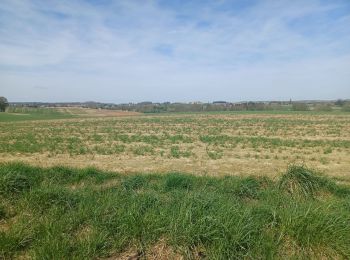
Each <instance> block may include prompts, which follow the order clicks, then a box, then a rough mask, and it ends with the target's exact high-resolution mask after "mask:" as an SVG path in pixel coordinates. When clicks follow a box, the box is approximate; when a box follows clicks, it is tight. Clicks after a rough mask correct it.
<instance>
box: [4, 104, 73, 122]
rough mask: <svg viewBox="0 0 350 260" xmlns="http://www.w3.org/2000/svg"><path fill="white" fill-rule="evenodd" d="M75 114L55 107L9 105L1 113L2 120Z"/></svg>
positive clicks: (63, 116) (62, 117) (65, 116)
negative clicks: (63, 111)
mask: <svg viewBox="0 0 350 260" xmlns="http://www.w3.org/2000/svg"><path fill="white" fill-rule="evenodd" d="M71 117H73V115H71V114H66V113H62V112H60V111H59V110H57V109H54V108H29V107H9V108H8V109H7V110H6V112H5V113H0V122H12V121H25V120H47V119H64V118H71Z"/></svg>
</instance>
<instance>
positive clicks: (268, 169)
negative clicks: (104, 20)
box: [0, 112, 350, 177]
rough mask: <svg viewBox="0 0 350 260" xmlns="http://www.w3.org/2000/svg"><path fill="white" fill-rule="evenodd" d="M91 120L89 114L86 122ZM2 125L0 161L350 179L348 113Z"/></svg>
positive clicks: (82, 118)
mask: <svg viewBox="0 0 350 260" xmlns="http://www.w3.org/2000/svg"><path fill="white" fill-rule="evenodd" d="M86 114H87V115H86ZM67 115H68V118H67V119H59V120H40V121H36V120H26V121H12V122H1V123H0V126H1V133H0V135H1V138H0V160H1V161H3V162H5V161H14V160H22V161H25V162H28V163H31V164H34V165H39V166H53V165H58V164H64V165H67V166H74V167H86V166H94V167H97V168H100V169H104V170H113V171H117V172H122V173H132V172H133V173H136V172H150V173H152V172H153V173H154V172H158V173H161V172H170V171H180V172H185V173H194V174H200V175H208V174H209V175H214V176H219V175H240V174H243V175H247V174H248V175H274V174H275V173H276V172H280V171H282V170H284V169H285V168H286V167H287V165H288V164H291V163H302V164H306V165H309V166H312V167H315V168H317V169H320V170H322V171H326V172H327V173H328V174H330V175H333V176H338V177H346V176H347V174H348V169H349V167H350V119H349V115H348V114H346V113H311V112H309V113H292V112H289V113H272V112H270V113H268V112H261V113H258V112H255V113H254V112H250V113H247V112H246V113H243V112H242V113H239V112H235V113H197V114H196V113H194V114H193V113H192V114H187V113H184V114H162V115H138V114H131V115H130V116H128V114H125V115H124V116H123V117H121V116H118V117H115V116H112V117H110V116H106V117H101V116H99V115H91V114H88V113H86V112H85V115H84V114H81V113H80V114H78V113H75V114H73V113H70V114H62V115H61V117H63V116H67Z"/></svg>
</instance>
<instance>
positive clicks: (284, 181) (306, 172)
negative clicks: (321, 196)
mask: <svg viewBox="0 0 350 260" xmlns="http://www.w3.org/2000/svg"><path fill="white" fill-rule="evenodd" d="M321 184H322V182H321V179H320V177H319V176H317V174H316V173H315V171H313V170H311V169H309V168H307V167H305V166H298V165H291V166H289V167H288V169H287V172H286V173H285V174H283V175H282V177H281V179H280V181H279V188H280V190H282V191H286V192H288V193H289V194H290V195H292V196H295V197H314V196H315V195H316V192H317V191H319V189H320V187H321Z"/></svg>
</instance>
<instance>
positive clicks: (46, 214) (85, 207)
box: [0, 163, 350, 259]
mask: <svg viewBox="0 0 350 260" xmlns="http://www.w3.org/2000/svg"><path fill="white" fill-rule="evenodd" d="M349 200H350V187H348V186H345V185H341V184H337V183H336V182H335V180H333V179H330V178H328V177H325V176H321V175H319V174H317V173H316V172H315V171H314V170H311V169H308V168H306V167H303V166H291V167H289V168H288V170H287V172H286V173H285V174H283V175H281V176H280V178H279V179H276V180H271V179H268V178H264V177H234V176H231V177H222V178H215V177H196V176H193V175H184V174H180V173H170V174H164V175H159V174H157V175H156V174H148V175H145V174H135V175H121V174H117V173H111V172H103V171H100V170H96V169H93V168H87V169H72V168H67V167H53V168H38V167H32V166H28V165H25V164H21V163H11V164H1V165H0V258H2V259H11V258H16V257H22V258H26V257H31V258H37V259H53V258H54V259H87V258H89V259H91V258H105V257H106V258H107V257H118V256H122V255H123V254H124V253H125V252H131V253H133V254H134V255H138V256H140V257H147V255H149V253H150V252H154V250H156V249H157V248H158V250H160V249H159V248H162V250H164V252H167V254H169V255H167V256H166V257H169V258H171V254H172V255H173V256H174V255H182V256H184V257H185V258H188V259H194V258H196V259H198V258H200V257H207V258H208V259H233V258H235V259H261V258H264V259H266V258H268V259H274V258H277V259H281V258H295V259H305V258H316V259H318V258H337V259H342V258H344V259H345V258H349V257H350V204H349ZM159 243H161V245H162V247H160V246H158V247H157V245H159Z"/></svg>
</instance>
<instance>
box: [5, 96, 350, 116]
mask: <svg viewBox="0 0 350 260" xmlns="http://www.w3.org/2000/svg"><path fill="white" fill-rule="evenodd" d="M6 101H7V100H6ZM7 104H8V103H7ZM11 105H12V106H26V107H85V108H92V109H111V110H124V111H135V112H141V113H169V112H203V111H206V112H210V111H213V112H214V111H268V110H279V111H310V110H313V111H332V110H342V111H350V100H341V99H339V100H336V101H304V102H301V101H291V100H290V101H266V102H253V101H247V102H237V103H231V102H226V101H214V102H212V103H202V102H191V103H171V102H163V103H153V102H151V101H144V102H140V103H125V104H113V103H100V102H93V101H88V102H72V103H40V102H30V103H11Z"/></svg>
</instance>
